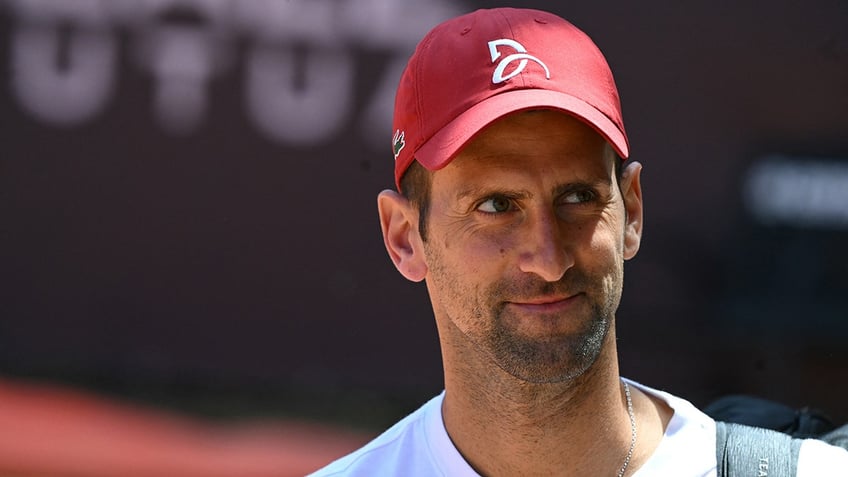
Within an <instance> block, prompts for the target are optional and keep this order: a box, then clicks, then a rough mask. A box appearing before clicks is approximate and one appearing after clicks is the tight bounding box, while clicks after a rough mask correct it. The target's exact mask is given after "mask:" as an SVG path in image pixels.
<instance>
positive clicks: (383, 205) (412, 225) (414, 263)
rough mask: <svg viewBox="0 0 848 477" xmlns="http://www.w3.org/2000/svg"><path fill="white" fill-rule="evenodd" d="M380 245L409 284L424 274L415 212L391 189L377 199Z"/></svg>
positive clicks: (404, 199)
mask: <svg viewBox="0 0 848 477" xmlns="http://www.w3.org/2000/svg"><path fill="white" fill-rule="evenodd" d="M377 210H378V212H379V214H380V227H381V228H382V229H383V243H385V245H386V251H387V252H389V257H390V258H391V259H392V262H394V264H395V268H397V269H398V271H399V272H400V273H401V275H403V276H404V277H406V278H407V279H408V280H411V281H413V282H420V281H421V280H423V279H424V277H425V276H426V275H427V263H426V261H425V260H424V244H423V242H422V241H421V236H420V235H419V233H418V220H419V217H418V210H416V208H415V207H413V206H412V204H411V203H410V202H409V200H407V199H406V197H404V196H402V195H400V194H399V193H397V192H395V191H393V190H384V191H383V192H380V194H379V195H378V196H377Z"/></svg>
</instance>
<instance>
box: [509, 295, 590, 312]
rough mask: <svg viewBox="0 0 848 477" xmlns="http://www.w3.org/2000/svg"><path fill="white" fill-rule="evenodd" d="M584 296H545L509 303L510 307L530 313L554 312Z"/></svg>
mask: <svg viewBox="0 0 848 477" xmlns="http://www.w3.org/2000/svg"><path fill="white" fill-rule="evenodd" d="M581 296H583V294H582V293H577V294H574V295H567V296H543V297H536V298H527V299H520V300H512V301H508V302H507V304H508V305H512V306H515V307H517V308H519V309H523V310H526V311H530V312H552V311H558V310H562V309H565V308H568V307H570V306H571V305H573V304H574V302H576V301H577V299H578V298H580V297H581Z"/></svg>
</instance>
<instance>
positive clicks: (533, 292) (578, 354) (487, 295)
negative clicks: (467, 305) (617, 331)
mask: <svg viewBox="0 0 848 477" xmlns="http://www.w3.org/2000/svg"><path fill="white" fill-rule="evenodd" d="M621 278H622V271H621V269H617V270H615V271H614V272H612V273H611V274H609V275H605V276H589V275H587V274H585V273H582V272H580V271H577V270H575V269H571V270H569V271H568V272H567V273H566V275H565V276H564V277H563V279H562V280H560V281H559V282H554V283H541V284H539V283H533V284H529V283H525V284H518V283H516V282H515V281H510V282H508V283H500V284H495V285H493V286H491V287H490V289H489V290H487V291H486V292H484V293H482V294H481V295H478V296H479V297H480V300H482V302H481V301H478V302H477V303H476V304H474V306H472V307H471V310H466V312H468V311H470V312H471V315H472V316H473V318H472V320H473V322H474V323H476V324H477V325H478V327H477V328H476V329H475V328H472V329H468V330H467V331H464V333H465V334H466V336H467V338H469V340H470V341H471V342H473V343H475V344H476V347H477V348H478V351H480V352H483V353H484V354H487V355H488V356H489V359H490V360H491V361H493V362H494V363H495V364H496V365H497V366H498V367H499V368H501V369H502V370H503V371H505V372H506V373H508V374H509V375H511V376H513V377H515V378H517V379H519V380H521V381H525V382H528V383H534V384H547V383H561V382H567V381H571V380H573V379H575V378H578V377H580V376H582V375H583V374H584V373H585V372H586V371H587V370H588V369H589V368H590V367H591V366H592V365H593V364H594V363H595V362H596V361H597V359H598V357H599V356H600V354H601V351H602V350H603V347H604V343H605V342H606V339H607V335H608V334H609V331H610V328H611V327H612V324H613V321H614V317H615V312H616V309H617V308H618V304H619V301H620V297H621V289H622V279H621ZM559 290H565V291H568V292H569V293H570V292H572V291H574V290H580V291H581V297H580V299H582V300H584V301H585V305H586V307H585V311H583V312H582V314H579V315H575V316H574V317H573V318H571V319H573V320H574V323H575V326H576V328H575V330H574V331H573V332H570V333H568V334H561V335H551V336H547V337H528V336H526V335H523V334H521V333H520V332H519V331H518V330H516V329H515V328H514V326H510V323H515V322H516V320H515V319H512V317H511V316H510V313H511V312H510V310H509V308H508V307H507V303H506V302H507V301H508V300H510V299H514V298H515V297H528V296H539V295H542V294H553V293H556V292H557V291H559ZM473 295H474V294H473V293H472V294H471V296H473ZM467 296H468V295H467Z"/></svg>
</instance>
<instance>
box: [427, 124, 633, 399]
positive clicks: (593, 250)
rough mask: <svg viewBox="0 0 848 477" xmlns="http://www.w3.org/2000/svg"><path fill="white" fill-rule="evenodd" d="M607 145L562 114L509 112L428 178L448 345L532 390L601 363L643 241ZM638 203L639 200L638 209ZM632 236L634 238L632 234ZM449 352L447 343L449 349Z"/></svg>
mask: <svg viewBox="0 0 848 477" xmlns="http://www.w3.org/2000/svg"><path fill="white" fill-rule="evenodd" d="M616 160H618V159H617V158H616V157H615V155H614V154H612V152H611V150H610V149H609V147H608V146H607V145H606V143H605V142H604V140H603V139H602V138H601V136H599V135H598V134H597V133H596V132H595V131H594V130H592V129H591V128H589V127H588V126H586V125H585V124H583V123H582V122H580V121H578V120H576V119H574V118H572V117H570V116H567V115H565V114H562V113H557V112H552V111H534V112H525V113H518V114H513V115H510V116H507V117H505V118H503V119H501V120H499V121H497V122H495V123H493V124H492V125H490V126H489V127H488V128H486V129H485V130H484V131H483V132H482V133H481V134H480V135H479V136H477V137H476V138H475V139H474V140H473V141H472V142H471V143H469V144H468V145H467V146H466V147H465V148H464V149H463V150H462V152H461V153H460V154H459V156H458V157H457V158H456V159H455V160H454V161H453V162H451V164H450V165H448V166H447V167H446V168H444V169H442V170H440V171H436V172H435V173H433V177H432V193H431V204H430V212H429V216H428V220H429V230H430V231H429V234H428V238H427V241H426V242H423V250H424V254H423V255H424V261H425V263H426V270H427V273H426V277H425V279H426V281H427V287H428V290H429V293H430V298H431V301H432V303H433V307H434V311H435V314H436V318H437V321H438V322H439V327H440V332H442V333H443V334H444V333H445V332H446V329H445V327H448V328H450V333H452V334H453V335H454V336H455V337H458V338H452V339H451V340H450V343H449V344H447V345H448V346H459V347H460V348H463V349H462V351H461V352H462V353H468V352H471V353H474V354H475V355H476V356H480V357H481V359H483V360H484V361H488V362H494V363H495V364H496V365H497V366H499V367H500V368H502V369H503V370H505V371H506V372H508V373H509V374H511V375H513V376H515V377H517V378H519V379H522V380H525V381H530V382H539V383H543V382H560V381H565V380H569V379H572V378H575V377H577V376H579V375H581V374H582V373H583V372H584V371H586V370H587V369H588V368H589V366H591V364H592V363H593V362H594V361H595V359H596V358H597V357H598V355H599V353H600V351H601V349H602V347H603V345H604V343H605V341H606V339H605V338H606V336H607V333H608V331H609V329H610V326H611V324H612V322H613V320H614V315H615V311H616V309H617V308H618V304H619V299H620V297H621V288H622V278H623V264H624V260H625V259H627V258H630V257H632V256H633V255H635V253H636V250H637V249H638V235H639V234H640V233H641V226H639V227H637V229H638V230H636V231H635V234H636V237H635V241H636V243H635V246H634V244H633V243H632V242H633V240H634V237H633V233H634V229H633V228H632V227H631V228H630V229H628V227H627V225H628V218H627V214H626V212H625V201H624V200H623V197H622V192H621V190H624V191H625V192H624V195H625V196H627V195H628V190H632V187H633V181H634V178H633V176H634V175H635V182H636V184H635V185H636V189H637V194H638V196H639V197H638V211H636V210H635V209H634V210H633V212H635V213H638V220H639V221H641V191H640V190H639V188H638V181H639V178H638V170H636V171H635V174H632V173H631V172H632V171H630V172H628V171H625V175H624V178H623V182H622V186H621V190H620V188H619V186H618V185H617V183H616V174H615V167H614V166H615V164H614V161H616ZM631 202H632V201H631ZM628 230H630V234H627V233H626V231H628ZM444 345H445V343H444V340H443V346H444Z"/></svg>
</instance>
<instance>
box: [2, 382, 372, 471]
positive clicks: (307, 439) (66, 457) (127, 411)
mask: <svg viewBox="0 0 848 477" xmlns="http://www.w3.org/2000/svg"><path fill="white" fill-rule="evenodd" d="M370 437H371V436H369V435H366V434H364V433H357V432H353V431H349V430H340V429H334V428H331V427H328V426H323V425H317V424H310V423H306V422H295V421H283V420H266V419H263V420H245V421H227V422H226V423H221V422H212V421H207V420H203V419H199V418H195V417H187V416H184V415H179V414H176V413H172V412H166V411H162V410H157V409H153V408H149V407H142V406H139V405H134V404H128V403H121V402H116V401H114V400H109V399H106V398H103V397H99V396H95V395H90V394H86V393H84V392H82V391H77V390H71V389H67V388H62V387H57V386H53V385H42V384H31V383H20V382H14V381H11V380H0V475H15V476H26V477H48V476H49V477H59V476H61V477H77V476H79V477H100V476H103V477H106V476H109V477H114V476H122V477H136V476H137V477H141V476H145V477H152V476H187V477H195V476H197V477H200V476H203V477H213V476H222V477H223V476H242V477H260V476H263V477H264V476H277V477H279V476H302V475H304V474H306V473H308V472H310V471H312V470H315V469H317V468H319V467H321V466H323V465H325V464H326V463H328V462H330V461H332V460H333V459H335V458H337V457H339V456H340V455H343V454H345V453H347V452H349V451H351V450H353V449H354V448H356V447H359V446H361V445H362V444H363V443H364V442H365V441H367V440H368V439H369V438H370Z"/></svg>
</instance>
